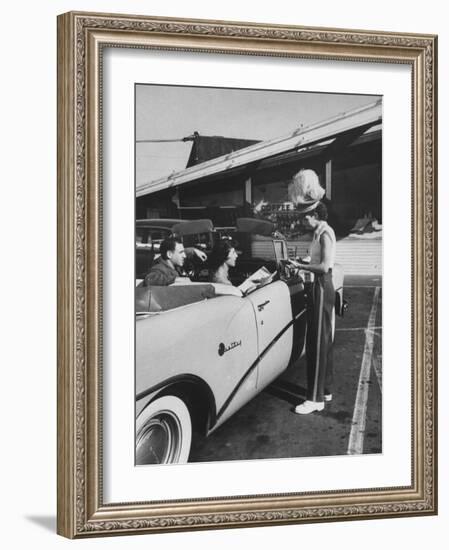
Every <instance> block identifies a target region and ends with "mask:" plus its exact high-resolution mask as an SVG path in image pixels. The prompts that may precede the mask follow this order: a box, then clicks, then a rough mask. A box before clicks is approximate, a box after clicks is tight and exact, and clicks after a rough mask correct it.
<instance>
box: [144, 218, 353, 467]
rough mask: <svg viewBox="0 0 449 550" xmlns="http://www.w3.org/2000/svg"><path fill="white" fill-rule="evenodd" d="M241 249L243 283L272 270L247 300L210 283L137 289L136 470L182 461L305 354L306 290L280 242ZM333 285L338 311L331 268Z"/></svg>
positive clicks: (338, 277) (339, 280) (339, 285)
mask: <svg viewBox="0 0 449 550" xmlns="http://www.w3.org/2000/svg"><path fill="white" fill-rule="evenodd" d="M257 223H258V224H259V225H260V221H258V222H257ZM248 224H249V225H250V226H251V221H249V222H247V225H248ZM270 247H271V248H270ZM247 250H248V251H249V256H248V257H247V258H246V260H245V258H244V257H242V256H240V258H239V261H238V263H237V267H236V268H234V269H238V268H239V266H240V268H241V273H242V275H243V277H245V278H246V277H248V271H249V274H251V273H253V272H254V270H257V269H260V267H261V266H270V267H271V269H273V266H275V267H274V269H277V271H275V272H274V273H273V271H271V272H272V273H273V275H274V277H272V278H271V279H270V280H269V282H266V281H261V282H260V284H259V285H257V284H256V285H255V286H254V287H252V288H251V291H249V292H248V293H246V294H243V295H242V293H241V292H240V291H238V290H236V288H235V287H233V286H229V285H214V284H210V283H190V282H189V283H186V284H184V285H181V286H180V285H171V286H169V287H145V286H140V287H138V288H136V298H137V302H136V303H138V305H136V464H147V463H161V462H162V463H165V462H186V461H187V460H188V454H189V450H190V443H191V437H192V432H193V431H197V432H200V433H202V434H203V435H208V434H210V433H211V432H212V431H214V430H215V429H216V428H217V427H218V426H220V425H221V424H222V423H223V422H224V421H225V420H226V419H228V418H229V417H230V416H231V415H232V414H234V413H235V412H236V411H237V410H238V409H239V408H240V407H242V406H243V405H244V404H245V403H247V402H248V401H249V400H250V399H252V398H253V397H254V396H255V395H257V394H258V393H259V392H261V391H262V390H263V389H264V388H265V387H266V386H267V385H268V384H270V382H272V381H273V380H274V379H275V378H277V377H278V376H279V375H280V374H281V373H282V372H283V371H284V370H285V369H286V368H287V367H288V366H289V365H290V364H293V363H294V362H295V361H296V359H297V358H298V357H299V356H300V354H301V353H302V352H303V349H304V342H305V333H306V300H307V296H306V294H307V292H306V287H307V285H305V284H304V281H303V279H302V278H301V275H300V274H299V271H298V269H297V268H295V266H294V265H293V264H292V263H291V262H290V264H289V260H288V258H287V247H286V246H285V242H284V241H282V239H279V238H278V237H276V238H272V239H271V240H270V239H269V238H267V236H266V235H265V236H264V237H263V238H262V239H260V237H257V238H255V239H254V240H253V241H252V242H251V243H250V245H249V246H247ZM255 250H256V256H255V255H254V254H255V253H254V251H255ZM276 266H277V268H276ZM333 279H334V284H335V288H336V311H337V313H342V309H343V307H342V306H343V295H342V293H343V274H342V270H341V269H340V268H339V267H338V266H335V268H334V270H333ZM237 284H239V283H237ZM177 295H181V300H180V301H179V303H178V302H177V300H178V298H177ZM193 295H195V297H193V298H192V296H193Z"/></svg>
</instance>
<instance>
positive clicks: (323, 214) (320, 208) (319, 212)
mask: <svg viewBox="0 0 449 550" xmlns="http://www.w3.org/2000/svg"><path fill="white" fill-rule="evenodd" d="M311 214H316V217H317V218H318V219H319V220H322V221H324V222H325V221H327V216H328V213H327V206H326V205H325V204H324V203H323V202H319V203H318V204H317V206H316V208H314V209H313V210H312V212H311Z"/></svg>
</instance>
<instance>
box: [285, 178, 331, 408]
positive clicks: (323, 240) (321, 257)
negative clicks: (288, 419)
mask: <svg viewBox="0 0 449 550" xmlns="http://www.w3.org/2000/svg"><path fill="white" fill-rule="evenodd" d="M289 195H290V199H291V200H292V202H293V203H294V204H295V207H296V209H297V210H298V211H300V212H301V213H302V214H303V216H304V217H303V220H304V225H305V227H306V228H307V229H308V230H309V231H312V232H313V237H312V242H311V245H310V248H309V258H310V262H309V263H303V262H300V263H296V265H298V266H299V268H300V269H302V270H307V271H309V272H311V273H313V279H314V280H313V283H312V288H311V291H310V292H309V300H308V306H307V336H306V358H307V400H306V401H304V402H303V403H301V404H300V405H298V406H297V407H296V408H295V413H297V414H309V413H312V412H314V411H322V410H323V409H324V402H325V401H330V400H331V399H332V382H333V354H332V333H333V322H334V321H333V320H334V315H335V311H334V307H335V289H334V285H333V282H332V269H333V266H334V263H335V250H336V246H335V244H336V239H335V233H334V231H333V229H332V228H331V227H330V226H329V225H328V224H327V208H326V206H325V205H324V204H323V203H322V202H320V200H319V199H321V198H322V197H323V195H324V189H323V188H322V187H321V186H320V185H319V180H318V176H317V175H316V173H315V172H314V171H313V170H301V171H300V172H298V174H296V175H295V176H294V177H293V180H292V183H291V184H290V186H289ZM317 199H318V200H317Z"/></svg>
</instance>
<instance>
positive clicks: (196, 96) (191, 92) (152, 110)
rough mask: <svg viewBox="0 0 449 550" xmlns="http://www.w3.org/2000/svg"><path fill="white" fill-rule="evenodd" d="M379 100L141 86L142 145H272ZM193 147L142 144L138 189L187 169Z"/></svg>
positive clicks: (138, 114)
mask: <svg viewBox="0 0 449 550" xmlns="http://www.w3.org/2000/svg"><path fill="white" fill-rule="evenodd" d="M375 99H376V96H372V95H352V94H329V93H326V94H323V93H311V92H291V91H268V90H243V89H228V88H200V87H187V86H161V85H147V84H143V85H137V86H136V141H140V140H182V138H184V137H187V136H189V135H192V134H193V132H194V131H197V132H198V133H199V134H201V135H205V136H224V137H231V138H244V139H255V140H268V139H273V138H277V137H280V136H283V135H285V134H288V133H290V132H292V131H294V130H295V129H297V128H299V127H301V126H308V125H309V124H313V123H316V122H319V121H321V120H325V119H328V118H330V117H333V116H335V115H338V114H341V113H345V112H347V111H350V110H352V109H355V108H357V107H361V106H363V105H367V104H368V103H372V102H373V101H375ZM191 147H192V142H191V141H187V142H182V141H174V142H172V143H155V142H145V143H136V187H137V188H139V186H141V185H143V184H145V183H148V182H150V181H152V180H155V179H157V178H160V177H163V176H167V175H169V174H171V173H173V172H177V171H179V170H182V169H183V168H185V166H186V163H187V160H188V157H189V154H190V150H191Z"/></svg>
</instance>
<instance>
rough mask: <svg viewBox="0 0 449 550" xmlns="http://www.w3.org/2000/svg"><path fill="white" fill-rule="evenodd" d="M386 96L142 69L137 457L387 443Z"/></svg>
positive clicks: (366, 447) (375, 448)
mask: <svg viewBox="0 0 449 550" xmlns="http://www.w3.org/2000/svg"><path fill="white" fill-rule="evenodd" d="M382 111H383V103H382V97H381V96H376V95H361V94H341V93H338V94H337V93H335V94H334V93H329V92H326V93H323V92H320V91H319V90H317V91H316V92H310V91H307V92H303V91H301V90H298V91H285V90H275V89H273V90H260V89H236V88H216V87H199V86H177V85H163V84H152V83H146V82H142V83H138V84H136V85H135V113H134V114H135V197H136V200H135V278H136V288H135V319H136V325H135V399H136V408H135V429H136V439H135V464H136V465H137V466H144V465H154V464H170V463H172V464H173V463H187V462H197V463H200V462H214V461H235V460H260V459H288V458H301V457H327V456H334V455H362V454H380V453H382V423H383V418H382V243H383V226H382ZM386 420H388V419H386Z"/></svg>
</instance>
